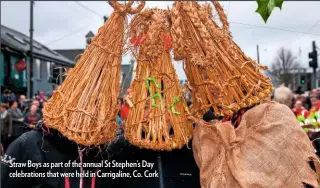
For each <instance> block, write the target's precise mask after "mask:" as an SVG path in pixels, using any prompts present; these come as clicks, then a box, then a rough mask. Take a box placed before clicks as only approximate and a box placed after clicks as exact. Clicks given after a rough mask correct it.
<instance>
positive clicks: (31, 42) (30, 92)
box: [27, 0, 34, 99]
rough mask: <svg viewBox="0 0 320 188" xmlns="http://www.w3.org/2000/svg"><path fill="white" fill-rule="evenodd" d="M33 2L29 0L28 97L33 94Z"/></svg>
mask: <svg viewBox="0 0 320 188" xmlns="http://www.w3.org/2000/svg"><path fill="white" fill-rule="evenodd" d="M33 4H34V1H33V0H31V1H30V30H29V31H30V53H29V55H30V62H29V64H28V66H27V68H28V71H27V72H28V84H27V85H28V87H27V89H28V91H27V97H28V99H31V98H32V95H33V91H32V90H33V81H32V77H33V74H32V72H33V71H32V69H33Z"/></svg>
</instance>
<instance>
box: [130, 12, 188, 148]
mask: <svg viewBox="0 0 320 188" xmlns="http://www.w3.org/2000/svg"><path fill="white" fill-rule="evenodd" d="M169 25H170V23H169V11H167V10H159V9H150V10H147V11H144V12H141V13H139V14H138V15H136V16H135V18H134V19H133V20H132V22H131V36H132V39H131V42H132V43H133V44H134V45H135V46H136V48H137V49H138V57H137V58H138V64H137V70H136V76H135V79H134V80H133V82H132V85H131V88H132V90H133V99H132V100H133V101H132V103H133V107H132V108H131V110H130V112H129V115H128V118H127V122H126V123H125V135H126V138H127V139H128V140H129V141H130V143H132V144H133V145H136V146H139V147H141V148H148V149H153V150H172V149H177V148H182V146H183V145H185V144H186V143H188V141H189V139H190V138H191V136H192V124H191V122H187V119H186V114H187V109H186V103H185V101H184V98H183V97H182V92H181V88H180V87H179V79H178V77H177V75H176V72H175V69H174V67H173V64H172V62H171V56H170V50H171V36H170V27H169ZM140 44H141V45H140Z"/></svg>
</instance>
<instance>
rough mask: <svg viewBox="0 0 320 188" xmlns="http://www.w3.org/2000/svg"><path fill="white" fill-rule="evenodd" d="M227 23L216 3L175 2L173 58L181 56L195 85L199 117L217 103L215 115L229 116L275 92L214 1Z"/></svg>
mask: <svg viewBox="0 0 320 188" xmlns="http://www.w3.org/2000/svg"><path fill="white" fill-rule="evenodd" d="M214 5H215V7H216V10H217V12H218V15H219V16H220V20H221V22H222V23H223V27H222V28H220V27H219V26H218V24H216V23H215V21H214V20H213V18H212V9H211V7H210V6H209V5H208V4H207V5H205V6H200V5H199V4H198V3H197V2H191V1H188V2H187V1H184V2H175V3H174V5H173V8H172V11H171V14H172V24H173V25H172V28H171V34H172V38H173V48H174V58H175V59H176V60H183V61H184V63H185V67H184V68H185V73H186V75H187V78H188V81H189V83H190V89H191V90H192V100H193V108H192V109H191V110H192V112H193V114H195V115H196V116H197V117H200V116H201V115H203V114H204V113H205V112H207V111H208V109H209V108H210V107H212V108H213V110H214V113H215V115H217V116H226V115H227V116H230V115H232V114H233V113H234V112H236V111H238V110H239V109H241V108H245V107H250V106H253V105H255V104H258V103H259V102H260V99H264V98H266V97H267V96H268V95H269V93H271V92H272V90H273V88H272V84H271V83H270V79H269V78H267V77H265V76H263V74H262V73H261V72H260V71H256V70H261V69H265V67H262V66H260V65H259V64H257V63H256V62H255V61H253V60H252V59H251V58H249V57H247V56H246V55H245V54H244V53H243V52H242V51H241V49H240V48H239V47H238V46H237V45H236V44H235V43H234V41H233V40H232V38H231V36H230V32H229V24H228V22H227V20H226V15H225V14H224V13H223V10H222V8H221V6H220V4H219V3H218V2H214Z"/></svg>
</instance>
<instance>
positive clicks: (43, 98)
mask: <svg viewBox="0 0 320 188" xmlns="http://www.w3.org/2000/svg"><path fill="white" fill-rule="evenodd" d="M36 99H37V100H38V101H39V102H40V103H43V102H46V101H47V97H46V96H45V94H44V92H43V91H39V94H38V95H37V96H36Z"/></svg>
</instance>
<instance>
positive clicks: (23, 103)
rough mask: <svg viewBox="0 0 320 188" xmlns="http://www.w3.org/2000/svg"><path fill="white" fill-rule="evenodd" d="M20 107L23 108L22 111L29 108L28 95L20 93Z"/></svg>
mask: <svg viewBox="0 0 320 188" xmlns="http://www.w3.org/2000/svg"><path fill="white" fill-rule="evenodd" d="M18 108H19V109H20V110H21V112H25V110H26V108H27V104H26V96H25V95H20V97H19V104H18Z"/></svg>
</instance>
